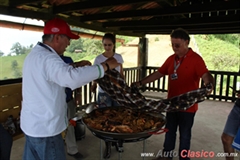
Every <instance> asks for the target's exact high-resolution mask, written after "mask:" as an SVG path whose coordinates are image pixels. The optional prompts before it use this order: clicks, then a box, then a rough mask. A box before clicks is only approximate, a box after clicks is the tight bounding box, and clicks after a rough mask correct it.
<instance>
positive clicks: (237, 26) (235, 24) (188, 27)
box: [119, 21, 240, 32]
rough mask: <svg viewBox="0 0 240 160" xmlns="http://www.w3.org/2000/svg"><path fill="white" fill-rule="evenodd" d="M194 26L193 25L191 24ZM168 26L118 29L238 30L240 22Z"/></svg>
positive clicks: (138, 30) (146, 30) (143, 30)
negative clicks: (179, 28)
mask: <svg viewBox="0 0 240 160" xmlns="http://www.w3.org/2000/svg"><path fill="white" fill-rule="evenodd" d="M193 25H194V24H193ZM193 25H169V26H165V25H163V26H161V25H159V26H153V27H147V26H145V27H121V28H119V30H120V31H135V32H148V31H159V30H165V29H171V30H173V29H176V28H178V27H181V28H184V29H193V28H198V29H199V28H201V29H214V28H217V29H219V28H232V27H234V28H239V26H240V21H239V22H233V23H227V24H204V25H194V27H193Z"/></svg>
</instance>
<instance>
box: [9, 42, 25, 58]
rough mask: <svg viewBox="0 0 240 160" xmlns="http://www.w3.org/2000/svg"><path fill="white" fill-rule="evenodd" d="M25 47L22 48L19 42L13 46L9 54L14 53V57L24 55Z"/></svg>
mask: <svg viewBox="0 0 240 160" xmlns="http://www.w3.org/2000/svg"><path fill="white" fill-rule="evenodd" d="M25 52H26V47H24V46H22V45H21V44H20V43H19V42H16V43H14V44H13V46H12V48H11V49H10V54H12V53H15V54H16V55H21V54H25Z"/></svg>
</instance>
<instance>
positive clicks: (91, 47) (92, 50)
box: [83, 39, 103, 55]
mask: <svg viewBox="0 0 240 160" xmlns="http://www.w3.org/2000/svg"><path fill="white" fill-rule="evenodd" d="M83 45H84V48H85V50H86V52H87V55H98V54H100V53H102V52H103V46H102V41H101V40H96V39H86V40H85V41H84V43H83Z"/></svg>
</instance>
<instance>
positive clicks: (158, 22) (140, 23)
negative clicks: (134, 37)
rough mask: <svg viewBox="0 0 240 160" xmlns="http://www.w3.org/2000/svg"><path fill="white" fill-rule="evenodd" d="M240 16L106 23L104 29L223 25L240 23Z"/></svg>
mask: <svg viewBox="0 0 240 160" xmlns="http://www.w3.org/2000/svg"><path fill="white" fill-rule="evenodd" d="M239 16H240V14H235V15H226V16H215V17H202V18H179V19H159V20H139V21H118V22H105V23H103V27H129V26H131V27H140V26H148V27H151V26H172V25H173V26H176V25H179V26H181V25H203V24H222V23H233V22H239V21H240V19H239Z"/></svg>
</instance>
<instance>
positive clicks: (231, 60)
mask: <svg viewBox="0 0 240 160" xmlns="http://www.w3.org/2000/svg"><path fill="white" fill-rule="evenodd" d="M237 36H239V35H237ZM147 37H148V39H149V51H148V52H149V53H148V54H149V58H148V61H149V63H148V66H160V65H161V64H162V63H163V62H164V60H165V59H166V58H167V57H168V56H169V55H171V54H173V51H172V48H171V46H170V38H169V36H166V35H149V36H147ZM191 39H192V41H191V43H190V47H192V48H193V50H195V51H197V52H199V53H200V54H201V55H202V57H203V59H204V60H205V62H206V64H207V66H208V68H209V69H210V70H218V71H233V72H238V71H239V65H240V50H239V38H238V39H237V40H238V42H236V40H235V41H233V42H234V43H235V44H233V43H232V42H231V41H226V40H225V41H223V40H221V39H219V38H216V37H214V36H212V35H195V36H194V37H191ZM129 44H138V38H136V39H134V40H132V41H131V42H129ZM137 51H138V49H137V47H125V46H119V47H118V48H116V52H117V53H120V54H122V55H123V59H124V65H123V67H124V68H127V67H135V66H136V65H137ZM64 54H65V55H66V56H70V57H72V58H73V60H74V61H80V60H83V59H84V60H89V61H91V62H93V60H94V58H95V57H96V55H94V54H86V53H69V52H66V53H64ZM99 54H100V53H99ZM26 56H27V54H22V55H18V56H4V57H0V66H1V69H0V80H3V79H12V78H18V77H21V70H22V65H23V62H24V59H25V57H26Z"/></svg>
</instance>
